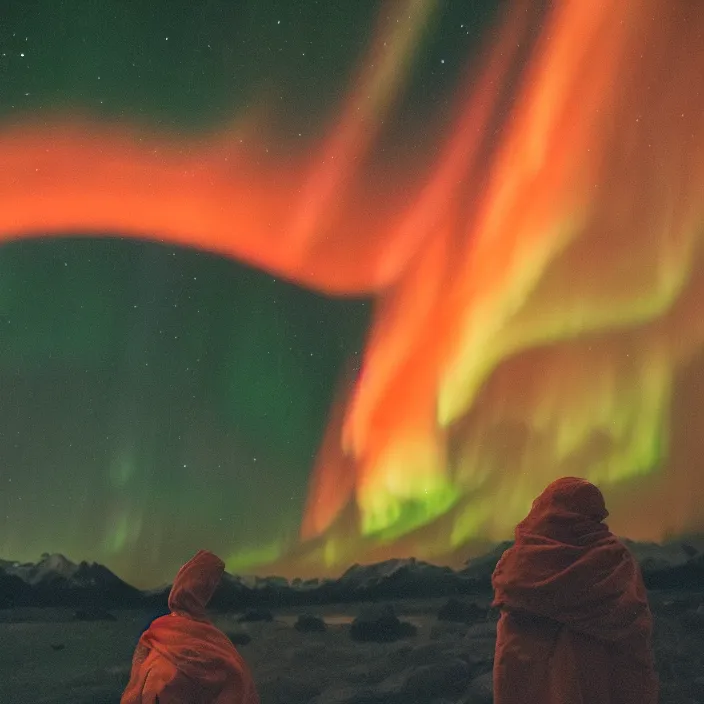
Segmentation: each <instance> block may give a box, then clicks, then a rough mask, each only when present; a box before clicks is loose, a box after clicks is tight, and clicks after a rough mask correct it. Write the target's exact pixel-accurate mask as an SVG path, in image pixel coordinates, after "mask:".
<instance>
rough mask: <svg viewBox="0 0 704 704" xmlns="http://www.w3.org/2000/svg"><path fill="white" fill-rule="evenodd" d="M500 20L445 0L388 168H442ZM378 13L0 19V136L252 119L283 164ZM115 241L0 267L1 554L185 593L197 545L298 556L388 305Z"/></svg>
mask: <svg viewBox="0 0 704 704" xmlns="http://www.w3.org/2000/svg"><path fill="white" fill-rule="evenodd" d="M495 5H496V3H495V2H480V1H479V0H476V1H474V2H471V1H469V0H462V1H461V2H460V1H459V0H457V1H456V2H455V1H454V0H452V1H451V2H448V3H445V4H441V6H440V8H439V9H438V10H437V11H436V12H435V14H434V15H433V18H432V21H431V26H430V27H429V29H428V31H427V32H426V34H425V35H424V36H425V43H424V44H423V45H421V46H419V47H418V50H417V52H416V56H415V69H414V73H413V77H412V80H411V83H410V85H409V87H408V90H407V91H406V92H405V94H404V97H403V101H402V103H401V105H400V107H399V109H398V110H397V111H396V112H395V113H394V117H393V120H390V121H389V123H388V124H386V125H385V126H384V131H383V134H382V138H381V146H380V147H379V149H380V150H381V151H385V153H386V157H388V158H390V159H391V160H393V158H394V154H395V153H397V152H399V151H400V150H402V149H403V150H404V151H405V152H406V153H407V152H408V150H409V149H410V150H411V152H412V151H413V150H414V149H417V150H419V152H423V153H424V154H428V153H429V152H432V146H430V147H429V146H428V145H431V143H432V141H433V138H434V137H433V135H437V134H438V133H439V132H442V128H443V120H444V119H446V114H445V111H446V107H447V105H448V104H449V97H450V95H451V89H453V88H454V87H455V86H456V83H457V79H458V76H459V74H460V71H461V69H462V68H463V67H464V65H465V63H466V61H467V59H468V57H471V54H472V52H473V51H474V50H475V48H476V47H477V45H478V38H479V37H480V36H481V35H482V33H483V32H484V31H485V30H486V28H487V27H490V26H491V24H490V23H491V20H492V19H493V17H494V13H495V10H496V7H495ZM378 9H379V3H378V2H368V1H366V0H364V1H361V0H359V1H358V0H355V2H313V1H301V2H291V1H290V0H279V1H278V2H273V1H271V0H242V1H239V2H235V1H230V2H224V1H217V0H207V1H206V0H195V1H194V0H188V1H184V0H155V1H152V2H149V3H123V2H118V1H117V0H101V2H87V1H81V0H75V1H67V0H66V1H62V2H49V1H45V2H6V3H3V8H2V11H1V12H2V15H1V16H0V46H1V49H2V51H1V52H0V53H1V56H0V119H2V121H3V123H4V124H17V123H21V122H22V121H23V120H25V119H28V118H29V117H31V118H32V119H36V118H37V116H38V117H39V118H41V116H42V115H43V114H44V113H46V112H48V111H51V112H54V113H55V112H56V111H57V110H58V111H61V110H67V111H68V110H70V111H71V112H72V113H76V112H78V113H84V114H86V115H90V116H91V117H93V118H96V117H97V118H99V119H103V120H117V121H119V120H127V121H129V122H131V123H133V124H143V125H146V126H149V127H157V128H159V129H160V130H164V131H166V132H182V133H197V132H207V131H208V130H209V129H214V128H216V127H217V126H218V125H220V124H221V123H223V122H225V121H227V120H229V119H230V118H231V117H232V116H233V115H236V114H237V113H239V112H241V111H243V110H255V111H256V110H261V114H262V115H263V118H262V119H266V122H267V125H268V126H269V129H271V130H272V131H273V132H274V133H275V134H276V135H278V136H277V140H276V148H277V149H279V150H281V151H282V152H283V153H286V152H287V151H288V150H296V149H299V148H300V145H301V144H305V143H306V142H308V141H310V140H313V139H316V138H318V137H319V136H320V134H321V131H322V130H323V128H324V126H325V125H326V124H327V123H328V122H329V120H330V117H331V115H332V114H333V112H334V111H335V109H336V107H337V106H338V103H339V101H340V100H341V99H342V98H343V96H344V94H345V92H346V91H347V89H348V86H349V83H350V81H351V79H352V77H353V74H354V71H355V68H356V66H357V64H358V62H359V60H360V58H361V57H362V56H363V55H364V51H365V48H366V45H367V43H368V41H369V39H370V35H371V30H372V28H373V25H374V20H375V17H376V14H377V12H378ZM429 125H432V129H430V128H429V127H428V126H429ZM97 234H103V233H97ZM114 234H115V236H114V237H109V238H105V237H100V238H98V237H96V238H85V237H83V238H81V239H71V238H61V239H47V240H44V239H35V240H25V241H18V242H10V243H9V244H5V245H3V246H2V247H1V248H0V389H2V405H1V406H0V556H1V557H3V558H7V559H18V560H36V559H38V558H39V556H40V554H41V553H43V552H62V553H64V554H66V555H67V556H68V557H70V558H71V559H73V560H75V561H79V560H82V559H88V560H96V561H99V562H102V563H105V564H107V565H109V566H110V567H111V568H112V569H113V570H115V571H116V572H117V573H118V574H120V575H121V576H123V577H124V578H126V579H128V580H129V581H132V582H133V583H137V584H139V585H140V586H145V585H153V584H156V583H159V582H163V581H166V580H168V579H170V577H171V576H172V574H173V572H174V570H175V569H176V568H177V567H178V566H179V565H180V564H181V563H182V562H184V561H185V560H186V559H188V557H190V554H192V553H193V552H194V551H195V550H197V549H199V548H201V547H207V548H209V549H211V550H214V551H216V552H218V553H220V554H221V555H223V557H226V558H227V559H228V560H229V562H228V567H237V565H238V564H239V562H240V558H241V563H242V564H243V565H245V564H247V563H248V562H251V561H252V560H253V559H254V560H255V561H256V560H257V559H261V558H263V559H265V558H266V557H267V556H268V555H271V556H272V557H273V556H274V552H273V546H275V545H277V544H280V543H281V542H282V541H284V542H287V541H292V540H295V538H296V536H297V533H298V530H299V525H300V521H301V517H302V511H303V505H304V501H305V496H306V492H307V489H308V480H309V475H310V472H311V468H312V464H313V460H314V457H315V455H316V452H317V450H318V447H319V445H320V442H321V438H322V435H323V431H324V429H325V426H326V420H327V418H328V414H329V410H330V405H331V403H332V400H333V395H334V392H335V389H336V386H337V384H338V382H339V380H340V378H341V376H342V373H343V370H344V369H345V367H346V365H348V364H351V365H352V367H353V368H358V367H359V362H360V358H361V354H362V351H363V349H364V342H365V337H366V334H367V330H368V326H369V321H370V319H371V315H372V312H373V302H372V301H371V300H365V299H355V298H347V299H343V298H338V299H334V298H326V297H324V296H321V295H318V294H315V293H313V292H310V291H306V290H303V289H301V288H297V287H296V286H294V285H293V284H291V283H288V282H286V281H282V280H279V279H276V278H273V277H272V276H270V275H267V274H265V273H263V272H259V271H255V270H253V269H250V268H247V267H246V266H244V265H243V264H240V263H238V262H236V261H233V260H227V259H222V258H218V257H216V256H214V255H211V254H207V253H203V252H199V251H195V250H187V249H178V248H173V247H167V246H164V245H160V244H158V243H152V242H136V241H133V240H130V241H128V240H124V239H120V237H119V236H117V235H118V234H119V233H114Z"/></svg>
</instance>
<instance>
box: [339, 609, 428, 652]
mask: <svg viewBox="0 0 704 704" xmlns="http://www.w3.org/2000/svg"><path fill="white" fill-rule="evenodd" d="M416 632H417V629H416V627H415V626H414V625H413V624H410V623H404V622H402V621H399V620H398V618H397V616H396V614H395V613H394V610H393V607H392V606H391V605H390V604H374V605H372V606H368V607H366V608H364V609H362V611H361V613H360V614H359V616H357V618H356V619H355V620H354V621H353V622H352V625H351V626H350V637H351V638H352V640H356V641H363V642H369V641H374V642H377V643H391V642H393V641H396V640H399V639H400V638H409V637H411V636H414V635H415V634H416Z"/></svg>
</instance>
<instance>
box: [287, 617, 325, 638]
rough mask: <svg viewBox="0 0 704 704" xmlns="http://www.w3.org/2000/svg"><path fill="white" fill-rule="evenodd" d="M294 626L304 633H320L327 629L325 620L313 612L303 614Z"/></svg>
mask: <svg viewBox="0 0 704 704" xmlns="http://www.w3.org/2000/svg"><path fill="white" fill-rule="evenodd" d="M293 627H294V628H295V629H296V630H297V631H301V632H302V633H320V632H322V631H324V630H325V621H323V619H322V618H319V617H318V616H313V615H312V614H301V615H300V616H299V617H298V620H297V621H296V623H295V624H294V626H293Z"/></svg>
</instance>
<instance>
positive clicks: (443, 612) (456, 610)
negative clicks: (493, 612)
mask: <svg viewBox="0 0 704 704" xmlns="http://www.w3.org/2000/svg"><path fill="white" fill-rule="evenodd" d="M485 617H486V611H485V610H484V609H480V608H479V607H478V606H477V605H476V604H474V603H472V602H465V601H460V600H459V599H448V601H447V602H445V603H444V604H443V605H442V606H441V607H440V610H439V611H438V621H456V622H459V623H474V622H475V621H479V620H480V619H483V618H485Z"/></svg>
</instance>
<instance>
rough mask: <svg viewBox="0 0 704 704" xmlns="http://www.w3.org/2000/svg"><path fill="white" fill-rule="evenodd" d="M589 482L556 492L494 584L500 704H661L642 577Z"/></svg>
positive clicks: (522, 527) (559, 485)
mask: <svg viewBox="0 0 704 704" xmlns="http://www.w3.org/2000/svg"><path fill="white" fill-rule="evenodd" d="M607 516H608V511H607V510H606V506H605V504H604V497H603V496H602V494H601V492H600V491H599V489H597V487H595V486H594V485H593V484H590V483H589V482H587V481H585V480H584V479H576V478H574V477H566V478H563V479H558V480H557V481H556V482H553V483H552V484H550V486H548V487H547V489H545V491H544V492H543V493H542V494H541V495H540V496H539V497H538V498H537V499H536V500H535V501H534V502H533V507H532V509H531V511H530V513H529V514H528V516H527V517H526V518H525V519H524V520H523V521H522V522H521V523H519V524H518V526H517V527H516V542H515V544H514V545H513V547H511V548H509V549H508V550H507V551H506V552H505V553H504V554H503V556H502V557H501V559H500V560H499V562H498V564H497V566H496V569H495V571H494V574H493V577H492V584H493V586H494V602H493V605H494V606H498V607H500V608H501V617H500V619H499V623H498V627H497V641H496V655H495V659H494V702H495V704H656V702H657V698H658V681H657V677H656V674H655V667H654V663H653V656H652V616H651V613H650V609H649V607H648V601H647V595H646V591H645V586H644V584H643V579H642V576H641V573H640V569H639V567H638V565H637V563H636V562H635V560H634V559H633V557H632V556H631V554H630V553H629V552H628V550H627V549H626V547H625V546H624V545H623V544H622V543H621V542H620V541H619V540H618V539H617V538H616V537H615V536H614V535H613V534H612V533H611V532H610V531H609V529H608V527H607V526H606V525H605V524H604V523H602V521H603V520H604V519H605V518H606V517H607Z"/></svg>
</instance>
